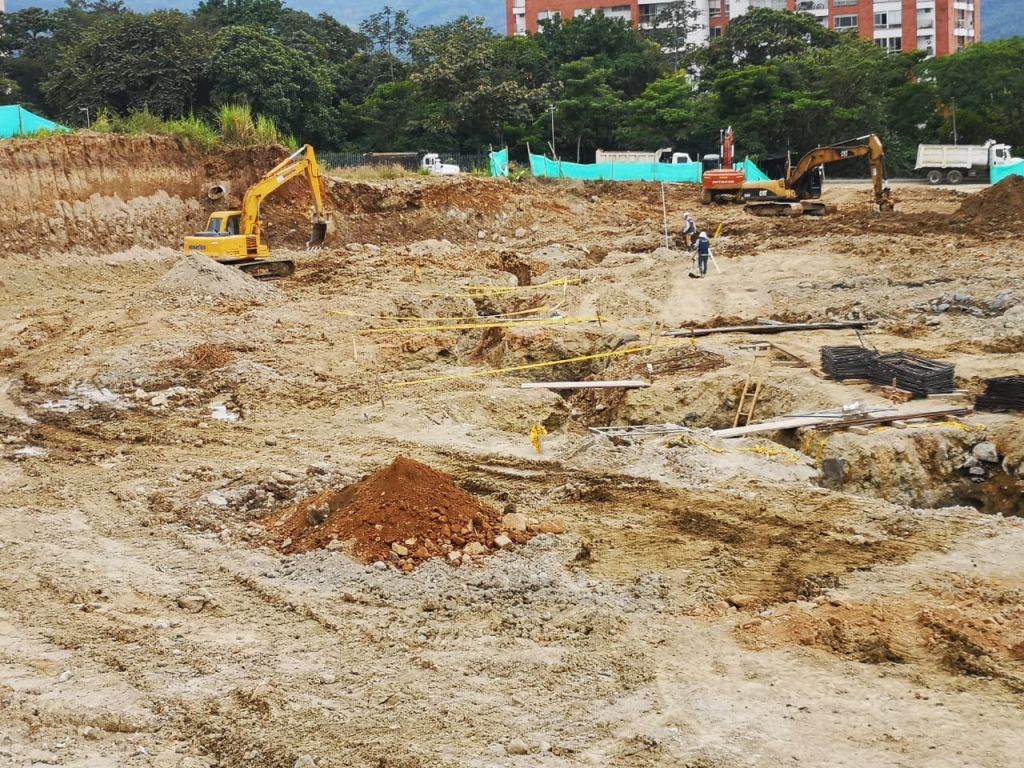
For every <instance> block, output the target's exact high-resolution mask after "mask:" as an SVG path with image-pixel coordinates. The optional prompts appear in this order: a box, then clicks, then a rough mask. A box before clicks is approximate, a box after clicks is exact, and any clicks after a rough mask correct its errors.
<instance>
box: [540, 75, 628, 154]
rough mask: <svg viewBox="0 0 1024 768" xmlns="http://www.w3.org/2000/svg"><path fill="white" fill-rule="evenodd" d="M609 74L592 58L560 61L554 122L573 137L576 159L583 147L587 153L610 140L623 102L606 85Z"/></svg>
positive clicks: (564, 132)
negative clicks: (561, 63)
mask: <svg viewBox="0 0 1024 768" xmlns="http://www.w3.org/2000/svg"><path fill="white" fill-rule="evenodd" d="M610 75H611V71H610V70H608V69H602V68H600V67H598V66H597V65H596V63H595V60H594V59H593V58H585V59H580V60H579V61H573V62H570V63H568V64H563V65H562V67H561V69H560V70H559V72H558V83H557V85H556V86H555V92H556V94H557V96H556V99H555V116H556V124H557V126H558V127H559V128H560V129H561V133H563V134H565V135H568V136H569V137H570V138H572V139H574V140H575V144H576V162H579V161H580V158H581V157H582V150H583V149H584V147H585V148H586V149H587V151H588V153H589V152H591V151H593V150H595V149H597V147H598V145H599V144H602V143H605V142H608V141H611V138H612V133H613V131H614V130H615V126H616V125H617V124H618V121H619V117H620V115H621V114H622V110H623V106H624V105H623V102H622V99H621V98H620V96H619V94H618V93H617V92H616V91H615V89H613V88H612V87H611V86H610V85H609V84H608V78H609V76H610ZM584 142H586V143H584Z"/></svg>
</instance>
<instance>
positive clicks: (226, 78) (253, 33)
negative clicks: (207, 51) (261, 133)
mask: <svg viewBox="0 0 1024 768" xmlns="http://www.w3.org/2000/svg"><path fill="white" fill-rule="evenodd" d="M331 74H332V73H331V70H330V69H329V68H328V67H327V66H326V65H325V64H324V63H323V62H321V61H320V60H318V59H317V58H316V57H314V56H312V55H310V54H308V53H306V52H304V51H301V50H298V49H294V48H289V47H287V46H285V45H284V43H282V42H281V41H280V40H278V39H277V38H276V37H274V36H273V35H272V34H271V33H270V32H269V31H268V30H266V29H261V28H259V27H226V28H224V29H222V30H221V31H220V32H219V33H217V37H216V38H215V40H214V48H213V57H212V60H211V62H210V78H211V82H212V87H211V89H210V102H211V103H212V104H213V105H214V106H217V105H221V104H236V103H239V102H245V103H247V104H249V106H250V107H252V109H253V111H254V112H257V113H259V114H262V115H266V116H267V117H271V118H273V119H274V121H275V122H277V124H278V126H280V127H281V128H283V129H284V130H286V131H288V132H290V133H292V134H294V135H296V136H298V137H300V138H302V139H308V140H311V141H316V142H318V143H330V142H332V141H337V140H338V139H339V138H340V135H341V134H340V133H339V131H340V129H341V128H343V126H342V125H341V124H340V121H339V120H338V119H337V113H336V111H335V106H336V104H335V100H334V96H335V93H334V86H333V83H332V79H331Z"/></svg>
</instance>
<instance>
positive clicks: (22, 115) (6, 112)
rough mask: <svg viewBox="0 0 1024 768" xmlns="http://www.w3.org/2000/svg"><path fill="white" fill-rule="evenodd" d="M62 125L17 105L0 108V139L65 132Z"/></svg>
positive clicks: (65, 129)
mask: <svg viewBox="0 0 1024 768" xmlns="http://www.w3.org/2000/svg"><path fill="white" fill-rule="evenodd" d="M67 130H68V129H67V128H65V127H64V126H63V125H58V124H57V123H55V122H53V121H52V120H47V119H46V118H45V117H40V116H39V115H36V114H33V113H32V112H29V111H28V110H27V109H25V108H24V107H22V106H20V105H18V104H11V105H10V106H5V107H0V139H9V138H11V137H12V136H31V135H32V134H33V133H39V132H40V131H67Z"/></svg>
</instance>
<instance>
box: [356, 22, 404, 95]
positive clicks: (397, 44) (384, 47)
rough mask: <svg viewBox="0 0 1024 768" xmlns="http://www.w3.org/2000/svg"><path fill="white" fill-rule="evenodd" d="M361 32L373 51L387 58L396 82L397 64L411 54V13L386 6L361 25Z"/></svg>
mask: <svg viewBox="0 0 1024 768" xmlns="http://www.w3.org/2000/svg"><path fill="white" fill-rule="evenodd" d="M359 31H360V32H362V33H363V34H364V35H366V37H367V38H368V39H369V40H370V44H371V45H372V46H373V50H375V51H377V52H378V53H381V54H383V55H385V56H387V58H388V60H389V62H390V68H391V79H392V80H394V79H395V78H396V74H395V62H396V60H397V59H399V58H400V57H402V56H405V55H406V54H407V53H408V52H409V41H410V40H411V39H412V27H411V26H410V25H409V12H408V11H401V10H399V11H396V10H395V9H394V8H392V7H391V6H390V5H385V6H384V7H383V8H382V9H381V10H380V11H378V12H377V13H372V14H370V15H369V16H368V17H367V18H366V19H365V20H364V21H363V23H362V24H360V25H359Z"/></svg>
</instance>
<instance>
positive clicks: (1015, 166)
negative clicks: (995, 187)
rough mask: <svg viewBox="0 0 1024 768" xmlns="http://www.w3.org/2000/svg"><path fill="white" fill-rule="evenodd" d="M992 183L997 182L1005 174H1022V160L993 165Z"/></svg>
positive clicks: (1023, 170) (1023, 167)
mask: <svg viewBox="0 0 1024 768" xmlns="http://www.w3.org/2000/svg"><path fill="white" fill-rule="evenodd" d="M991 171H992V183H993V184H998V183H999V182H1000V181H1002V180H1003V179H1005V178H1006V177H1007V176H1024V162H1020V163H1012V164H1010V165H993V166H992V168H991Z"/></svg>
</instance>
